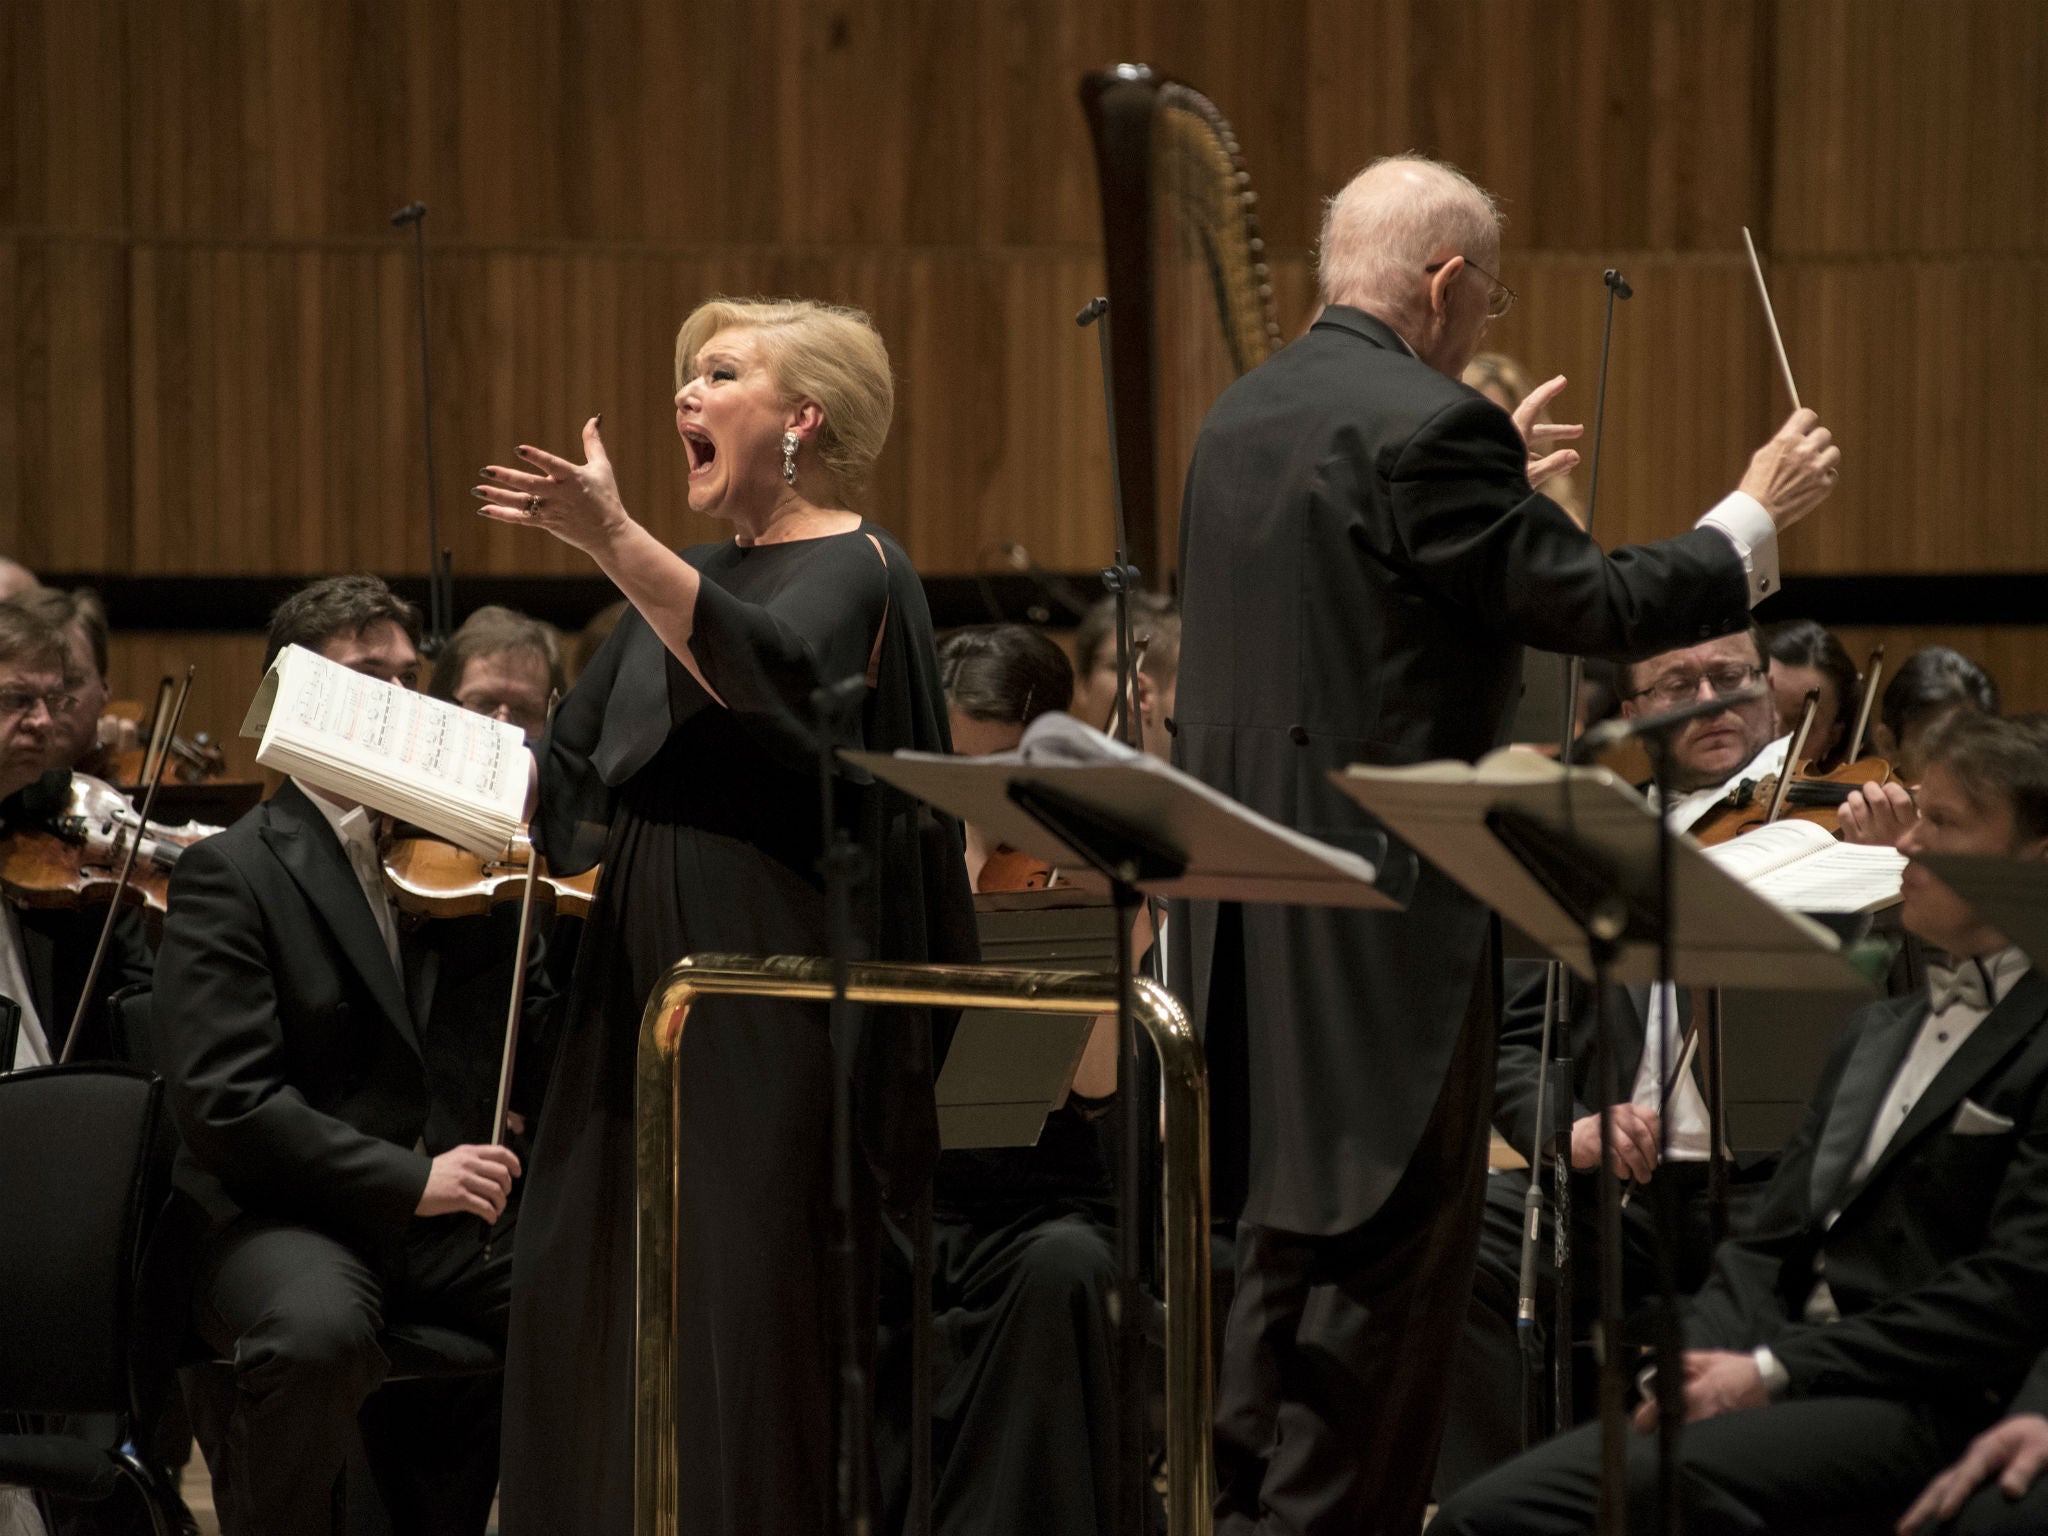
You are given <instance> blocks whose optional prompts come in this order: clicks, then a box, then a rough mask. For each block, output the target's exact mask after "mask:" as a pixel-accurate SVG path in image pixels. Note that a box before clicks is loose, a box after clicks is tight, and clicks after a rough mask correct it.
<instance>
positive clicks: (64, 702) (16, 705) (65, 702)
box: [0, 688, 78, 720]
mask: <svg viewBox="0 0 2048 1536" xmlns="http://www.w3.org/2000/svg"><path fill="white" fill-rule="evenodd" d="M77 703H78V697H77V695H75V694H69V693H30V692H29V691H28V690H26V689H23V688H7V689H0V720H12V719H13V718H14V717H15V716H16V715H25V714H27V713H28V712H29V711H30V710H32V709H34V708H35V707H36V705H37V704H41V705H42V706H43V707H44V708H45V709H47V710H49V712H50V717H51V718H52V719H55V720H61V719H62V718H63V717H64V716H66V715H68V714H70V713H71V711H72V709H73V708H74V707H75V706H76V705H77Z"/></svg>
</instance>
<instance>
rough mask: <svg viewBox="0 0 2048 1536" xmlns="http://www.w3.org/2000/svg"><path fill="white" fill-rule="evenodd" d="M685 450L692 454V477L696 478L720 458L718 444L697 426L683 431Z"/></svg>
mask: <svg viewBox="0 0 2048 1536" xmlns="http://www.w3.org/2000/svg"><path fill="white" fill-rule="evenodd" d="M682 438H683V450H684V452H686V453H688V454H689V456H690V478H691V479H692V480H694V479H696V478H697V476H699V475H701V474H703V473H704V472H705V471H706V470H708V469H710V468H711V466H712V464H713V462H715V461H716V460H717V458H718V445H717V444H716V443H714V442H712V441H711V439H710V438H709V437H707V436H706V435H705V434H704V433H703V432H701V431H699V430H698V429H697V428H695V427H685V428H683V431H682Z"/></svg>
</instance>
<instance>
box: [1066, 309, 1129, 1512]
mask: <svg viewBox="0 0 2048 1536" xmlns="http://www.w3.org/2000/svg"><path fill="white" fill-rule="evenodd" d="M1074 323H1075V324H1076V325H1078V326H1080V327H1082V328H1083V329H1084V330H1085V329H1086V328H1087V327H1089V326H1091V325H1093V326H1095V327H1096V331H1095V335H1096V341H1097V344H1098V348H1099V351H1100V353H1101V358H1102V404H1103V410H1104V413H1105V416H1106V418H1107V421H1108V425H1109V483H1110V506H1111V508H1112V509H1113V511H1114V514H1115V529H1116V554H1115V563H1114V564H1112V565H1111V566H1109V567H1108V568H1107V569H1106V570H1104V571H1103V573H1102V584H1103V586H1104V587H1106V588H1108V590H1109V592H1110V594H1111V595H1112V596H1113V597H1114V598H1115V600H1116V708H1115V710H1114V712H1113V713H1112V714H1111V716H1110V734H1111V735H1112V736H1120V737H1122V738H1123V739H1124V740H1125V741H1127V742H1129V744H1130V745H1131V746H1133V747H1141V745H1142V744H1141V742H1140V739H1139V732H1138V721H1137V712H1136V711H1135V710H1133V709H1132V708H1131V702H1132V700H1131V695H1132V693H1133V692H1134V691H1135V684H1136V679H1135V678H1134V677H1132V676H1131V672H1130V668H1131V662H1132V650H1131V593H1132V591H1133V590H1135V589H1136V588H1137V586H1138V583H1139V581H1140V579H1141V573H1140V572H1139V570H1138V568H1137V567H1136V566H1135V565H1132V564H1131V563H1130V542H1129V538H1128V536H1127V534H1126V532H1125V529H1124V497H1123V477H1122V475H1121V474H1120V473H1119V470H1118V465H1117V451H1116V386H1115V382H1114V380H1113V378H1112V375H1111V372H1110V360H1109V300H1108V299H1106V298H1095V299H1091V300H1089V301H1088V303H1087V304H1085V305H1083V306H1082V308H1081V312H1080V313H1079V314H1077V315H1076V316H1074ZM1111 890H1112V893H1113V897H1114V900H1113V902H1112V908H1113V910H1114V912H1115V914H1116V943H1117V973H1118V976H1119V978H1120V980H1119V982H1118V994H1117V1015H1118V1018H1117V1026H1118V1027H1117V1038H1118V1042H1119V1052H1118V1054H1119V1056H1120V1058H1121V1062H1120V1067H1119V1072H1118V1078H1117V1080H1118V1083H1119V1084H1120V1085H1121V1088H1122V1093H1121V1098H1122V1103H1121V1105H1120V1116H1119V1118H1120V1120H1121V1123H1122V1131H1123V1135H1122V1137H1121V1145H1120V1153H1121V1156H1120V1158H1119V1160H1118V1170H1117V1203H1118V1220H1117V1228H1116V1259H1117V1279H1116V1312H1115V1314H1114V1315H1115V1320H1116V1363H1117V1441H1116V1444H1117V1461H1116V1467H1117V1470H1118V1472H1120V1473H1121V1474H1122V1477H1121V1479H1120V1481H1121V1482H1122V1484H1123V1486H1122V1487H1120V1488H1119V1489H1118V1494H1117V1498H1116V1502H1115V1505H1114V1506H1113V1508H1112V1509H1111V1511H1110V1515H1111V1520H1110V1527H1109V1528H1110V1530H1111V1531H1112V1532H1113V1533H1115V1536H1139V1532H1141V1531H1142V1530H1143V1529H1144V1524H1145V1480H1144V1466H1143V1463H1144V1436H1145V1398H1144V1392H1143V1374H1144V1362H1145V1339H1144V1333H1143V1329H1142V1323H1141V1319H1142V1315H1143V1313H1142V1309H1141V1308H1140V1306H1139V1304H1138V1284H1139V1268H1140V1256H1141V1241H1142V1239H1141V1233H1142V1231H1143V1230H1144V1228H1143V1227H1142V1225H1141V1221H1140V1218H1141V1216H1142V1215H1144V1214H1145V1213H1146V1209H1147V1208H1146V1207H1145V1206H1144V1205H1143V1198H1144V1197H1143V1195H1142V1193H1141V1191H1142V1189H1143V1185H1144V1177H1143V1174H1144V1163H1145V1116H1144V1114H1143V1113H1142V1112H1141V1100H1142V1099H1143V1097H1144V1096H1143V1095H1142V1094H1140V1093H1139V1091H1138V1085H1139V1084H1140V1083H1141V1082H1143V1081H1144V1078H1143V1071H1144V1063H1143V1060H1142V1058H1141V1055H1140V1052H1139V1049H1138V1028H1137V1022H1136V1019H1135V1017H1134V1015H1133V1013H1132V1010H1131V1006H1130V1003H1131V974H1132V957H1131V925H1132V923H1133V921H1134V920H1135V918H1136V916H1137V912H1138V910H1139V902H1140V898H1139V896H1138V893H1137V892H1136V891H1135V890H1134V889H1132V888H1131V886H1130V884H1129V882H1128V881H1127V880H1126V879H1122V878H1113V879H1112V882H1111Z"/></svg>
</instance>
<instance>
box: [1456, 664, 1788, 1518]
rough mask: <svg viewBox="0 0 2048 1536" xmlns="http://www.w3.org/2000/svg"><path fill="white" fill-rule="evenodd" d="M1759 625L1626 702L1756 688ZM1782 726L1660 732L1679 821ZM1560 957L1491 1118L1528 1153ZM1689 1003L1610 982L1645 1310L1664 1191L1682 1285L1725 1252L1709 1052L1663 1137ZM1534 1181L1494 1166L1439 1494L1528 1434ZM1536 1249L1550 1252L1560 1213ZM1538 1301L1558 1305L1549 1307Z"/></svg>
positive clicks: (1587, 1287)
mask: <svg viewBox="0 0 2048 1536" xmlns="http://www.w3.org/2000/svg"><path fill="white" fill-rule="evenodd" d="M1758 639H1759V637H1758V634H1757V631H1756V629H1755V627H1754V626H1752V627H1751V628H1749V629H1746V630H1740V631H1738V632H1736V633H1735V634H1732V635H1723V636H1721V637H1720V638H1719V639H1717V640H1710V641H1708V642H1706V643H1705V644H1704V645H1695V646H1688V647H1686V648H1685V649H1683V650H1677V651H1669V652H1666V653H1665V654H1664V655H1662V656H1652V657H1650V658H1649V659H1648V660H1647V661H1641V662H1637V663H1635V664H1634V665H1633V666H1629V665H1626V664H1625V665H1623V666H1621V667H1620V668H1619V669H1618V672H1617V677H1616V683H1617V686H1618V687H1619V689H1620V691H1621V694H1622V696H1623V702H1622V712H1623V714H1624V715H1626V716H1627V717H1628V718H1630V719H1639V718H1643V717H1646V716H1656V715H1661V714H1667V713H1669V712H1670V711H1672V710H1675V709H1680V708H1683V707H1685V706H1686V705H1689V704H1692V703H1694V702H1695V701H1697V700H1700V699H1704V698H1706V697H1707V696H1708V693H1709V690H1711V691H1712V693H1714V694H1732V693H1736V692H1739V691H1740V690H1742V689H1744V688H1747V687H1749V686H1750V685H1751V684H1752V683H1754V682H1756V681H1757V680H1758V679H1759V678H1760V677H1761V676H1762V675H1763V671H1764V668H1763V653H1762V650H1761V649H1760V646H1759V643H1758ZM1777 731H1778V723H1777V717H1776V712H1775V708H1774V706H1773V704H1772V701H1771V700H1770V698H1769V697H1765V698H1762V699H1756V700H1750V701H1746V702H1744V703H1740V704H1733V705H1731V706H1730V707H1729V708H1728V709H1727V710H1726V711H1724V712H1723V713H1721V714H1717V715H1707V716H1703V717H1701V718H1700V719H1697V720H1691V721H1688V722H1686V723H1685V724H1684V725H1681V726H1679V727H1678V728H1677V729H1675V730H1674V731H1672V732H1671V733H1670V735H1669V737H1668V738H1659V737H1651V738H1649V740H1650V742H1651V747H1652V750H1653V751H1656V752H1658V753H1659V754H1660V755H1662V756H1663V758H1664V765H1663V766H1664V776H1665V778H1666V780H1667V782H1669V783H1670V784H1671V785H1672V787H1673V789H1674V791H1675V793H1674V795H1673V800H1672V812H1671V820H1672V825H1673V826H1675V827H1680V828H1683V827H1689V826H1691V825H1693V824H1694V823H1695V822H1696V821H1697V820H1698V819H1699V817H1700V816H1701V815H1702V814H1703V813H1704V811H1705V809H1706V808H1707V807H1708V806H1710V805H1711V804H1712V803H1713V802H1714V801H1715V800H1717V799H1719V798H1720V797H1721V796H1722V795H1723V794H1725V793H1726V792H1727V789H1728V787H1729V785H1730V784H1731V783H1732V782H1739V781H1741V780H1742V779H1745V778H1753V777H1755V776H1756V775H1757V774H1759V773H1762V772H1768V771H1770V770H1769V768H1768V767H1767V766H1766V765H1768V764H1773V763H1777V762H1780V761H1782V760H1783V758H1784V756H1785V749H1786V746H1787V745H1788V744H1789V741H1790V738H1789V737H1786V736H1780V735H1778V734H1777ZM1548 971H1549V967H1548V966H1547V965H1545V964H1543V963H1541V962H1539V961H1532V960H1521V961H1511V962H1509V964H1508V966H1507V968H1506V976H1507V984H1508V1004H1507V1010H1506V1014H1505V1016H1504V1018H1503V1019H1502V1021H1501V1039H1500V1053H1499V1057H1498V1060H1497V1063H1496V1066H1495V1072H1494V1098H1493V1126H1494V1129H1495V1130H1497V1131H1498V1132H1500V1134H1501V1135H1503V1136H1505V1137H1506V1138H1507V1140H1508V1144H1509V1145H1510V1146H1511V1147H1513V1148H1514V1149H1515V1151H1517V1152H1519V1153H1521V1154H1522V1155H1524V1156H1527V1155H1528V1153H1529V1150H1530V1148H1531V1147H1532V1146H1534V1145H1535V1143H1536V1138H1537V1135H1538V1130H1539V1127H1544V1128H1547V1127H1548V1126H1549V1125H1551V1124H1553V1123H1554V1121H1553V1119H1552V1118H1551V1117H1552V1115H1553V1113H1554V1108H1546V1107H1545V1106H1544V1105H1543V1103H1542V1102H1541V1101H1540V1100H1539V1099H1538V1097H1537V1083H1538V1080H1539V1078H1540V1077H1541V1075H1542V1066H1543V1055H1542V1052H1543V1014H1544V994H1545V991H1546V977H1547V973H1548ZM1571 1000H1572V1006H1571V1008H1570V1010H1569V1011H1568V1013H1567V1015H1566V1017H1565V1019H1564V1021H1563V1026H1562V1027H1563V1028H1564V1029H1565V1030H1566V1031H1567V1032H1568V1034H1569V1036H1570V1051H1571V1062H1572V1081H1571V1083H1570V1084H1569V1087H1568V1089H1567V1091H1568V1092H1569V1093H1570V1094H1571V1097H1572V1108H1571V1152H1570V1156H1571V1166H1572V1169H1573V1172H1574V1173H1575V1174H1576V1175H1578V1177H1575V1178H1574V1179H1573V1181H1572V1193H1571V1209H1572V1214H1573V1222H1572V1232H1573V1243H1574V1245H1575V1251H1576V1252H1577V1253H1579V1254H1580V1255H1582V1256H1584V1255H1592V1254H1594V1253H1596V1252H1597V1251H1598V1238H1597V1235H1596V1231H1595V1223H1596V1218H1597V1213H1598V1204H1597V1196H1596V1191H1595V1188H1594V1184H1593V1174H1594V1172H1595V1171H1596V1170H1597V1169H1598V1168H1599V1166H1600V1113H1599V1111H1598V1109H1596V1108H1595V1107H1594V1106H1595V1105H1597V1104H1598V1103H1599V1102H1600V1099H1599V1091H1600V1089H1599V1084H1600V1076H1601V1069H1602V1063H1601V1059H1600V1049H1599V1046H1600V1021H1599V1010H1598V1009H1597V1008H1596V1006H1595V1004H1596V999H1595V997H1594V996H1593V994H1592V992H1591V991H1590V990H1589V989H1586V988H1583V987H1579V988H1574V989H1573V991H1572V993H1571ZM1691 1013H1692V1002H1691V997H1690V994H1689V993H1687V992H1686V991H1685V990H1684V989H1682V988H1681V989H1679V990H1678V991H1677V993H1676V994H1675V996H1673V995H1671V994H1663V993H1657V992H1653V990H1652V989H1651V988H1649V987H1614V988H1612V989H1611V990H1610V992H1609V995H1608V1006H1607V1012H1606V1017H1607V1026H1608V1040H1609V1041H1610V1042H1611V1047H1612V1051H1613V1055H1614V1060H1615V1066H1616V1078H1617V1081H1618V1082H1619V1083H1620V1085H1621V1087H1622V1090H1623V1092H1624V1093H1625V1094H1626V1097H1625V1098H1624V1099H1622V1100H1621V1102H1619V1103H1618V1104H1616V1105H1615V1107H1614V1116H1613V1135H1612V1138H1611V1139H1612V1150H1611V1153H1610V1161H1611V1162H1612V1164H1613V1166H1614V1171H1615V1173H1616V1174H1617V1175H1618V1176H1619V1177H1621V1178H1623V1179H1633V1180H1635V1181H1636V1183H1637V1185H1638V1190H1637V1193H1636V1196H1635V1197H1634V1198H1633V1199H1631V1200H1630V1202H1629V1204H1628V1206H1627V1208H1626V1209H1625V1210H1624V1211H1623V1213H1622V1224H1621V1240H1622V1252H1621V1263H1622V1308H1623V1311H1624V1313H1628V1312H1633V1311H1634V1310H1635V1309H1636V1307H1637V1306H1639V1305H1640V1304H1641V1303H1642V1302H1643V1301H1644V1300H1646V1299H1647V1298H1648V1297H1649V1296H1650V1295H1651V1294H1652V1293H1653V1291H1654V1289H1655V1286H1656V1281H1657V1268H1656V1264H1657V1248H1656V1242H1657V1231H1658V1223H1659V1218H1660V1214H1661V1209H1662V1207H1663V1206H1664V1205H1665V1203H1666V1202H1670V1203H1672V1204H1675V1205H1676V1207H1677V1211H1678V1231H1679V1233H1680V1247H1679V1251H1678V1255H1677V1273H1678V1285H1679V1288H1680V1289H1681V1290H1688V1291H1689V1290H1692V1289H1693V1288H1694V1287H1696V1286H1697V1285H1698V1284H1699V1283H1700V1282H1701V1281H1702V1280H1703V1279H1705V1278H1706V1268H1707V1263H1708V1260H1709V1259H1710V1258H1711V1257H1712V1256H1713V1244H1714V1235H1713V1222H1712V1218H1711V1213H1710V1211H1709V1209H1708V1206H1707V1202H1706V1173H1707V1156H1708V1141H1707V1107H1706V1098H1705V1094H1704V1092H1703V1089H1702V1081H1701V1077H1700V1071H1699V1064H1698V1062H1697V1060H1695V1061H1694V1062H1693V1064H1692V1066H1691V1067H1690V1069H1689V1070H1687V1071H1686V1072H1685V1073H1684V1074H1683V1075H1682V1076H1680V1077H1679V1078H1678V1079H1677V1080H1676V1081H1675V1082H1674V1083H1673V1085H1672V1092H1671V1105H1670V1113H1671V1126H1670V1138H1669V1142H1668V1145H1664V1146H1663V1147H1662V1149H1661V1150H1660V1135H1659V1130H1660V1125H1659V1122H1660V1118H1661V1114H1662V1111H1661V1108H1660V1106H1661V1105H1662V1104H1663V1094H1664V1075H1665V1073H1666V1071H1668V1070H1669V1068H1668V1067H1667V1066H1666V1063H1671V1062H1675V1061H1677V1060H1678V1058H1679V1057H1680V1056H1682V1054H1683V1046H1682V1044H1681V1041H1682V1039H1683V1035H1682V1033H1681V1031H1682V1029H1683V1027H1684V1024H1685V1021H1686V1020H1687V1019H1689V1018H1690V1017H1691ZM1552 1091H1553V1092H1554V1091H1555V1090H1552ZM1545 1139H1546V1147H1545V1155H1546V1157H1547V1156H1549V1155H1550V1154H1551V1152H1552V1150H1553V1149H1552V1148H1551V1147H1550V1146H1549V1145H1548V1144H1547V1143H1548V1137H1547V1135H1546V1138H1545ZM1774 1161H1775V1160H1774V1159H1747V1160H1744V1161H1743V1162H1742V1163H1741V1164H1740V1165H1739V1166H1738V1167H1737V1168H1736V1170H1735V1174H1736V1181H1737V1183H1738V1185H1739V1187H1738V1188H1737V1189H1736V1190H1735V1192H1734V1193H1735V1201H1734V1205H1733V1210H1734V1214H1735V1215H1736V1216H1737V1217H1738V1218H1739V1217H1740V1215H1741V1214H1742V1212H1743V1211H1744V1210H1745V1209H1746V1208H1747V1205H1748V1202H1749V1197H1750V1196H1751V1195H1753V1194H1754V1193H1755V1191H1756V1188H1757V1185H1758V1183H1759V1181H1760V1180H1762V1179H1764V1178H1767V1177H1768V1176H1769V1174H1770V1170H1771V1167H1772V1166H1773V1164H1774ZM1528 1191H1529V1175H1528V1174H1527V1173H1526V1172H1524V1171H1522V1170H1520V1169H1514V1170H1508V1171H1503V1172H1500V1173H1496V1174H1494V1175H1492V1176H1491V1177H1489V1178H1488V1179H1487V1181H1486V1210H1485V1216H1484V1218H1483V1221H1482V1225H1481V1227H1480V1237H1479V1270H1478V1277H1477V1279H1476V1281H1475V1283H1474V1285H1473V1289H1472V1303H1471V1307H1470V1310H1469V1311H1468V1313H1467V1315H1466V1319H1465V1327H1464V1334H1463V1337H1462V1338H1461V1339H1460V1341H1459V1344H1458V1350H1457V1354H1456V1356H1455V1363H1454V1365H1453V1368H1452V1375H1451V1381H1452V1391H1451V1412H1450V1418H1449V1420H1448V1421H1447V1423H1446V1426H1445V1430H1444V1445H1443V1450H1442V1452H1441V1454H1440V1455H1439V1456H1438V1459H1437V1475H1436V1484H1435V1487H1436V1493H1437V1496H1438V1497H1439V1499H1441V1498H1444V1497H1447V1496H1449V1495H1450V1494H1451V1493H1453V1492H1455V1491H1456V1490H1457V1489H1459V1488H1462V1487H1463V1486H1464V1485H1465V1484H1467V1483H1469V1482H1471V1481H1472V1480H1473V1479H1474V1478H1476V1477H1477V1476H1479V1475H1480V1474H1481V1473H1482V1472H1485V1471H1487V1470H1489V1469H1491V1468H1492V1467H1495V1466H1497V1465H1499V1464H1500V1463H1501V1462H1503V1461H1506V1460H1507V1459H1508V1458H1509V1457H1510V1456H1512V1455H1513V1454H1514V1453H1515V1452H1516V1451H1518V1450H1520V1449H1521V1448H1522V1423H1521V1417H1522V1416H1521V1407H1522V1393H1521V1391H1520V1387H1521V1366H1520V1346H1519V1345H1518V1343H1517V1340H1516V1332H1515V1309H1516V1303H1517V1301H1518V1300H1519V1293H1520V1289H1521V1258H1522V1213H1523V1202H1524V1200H1525V1199H1526V1197H1527V1195H1528ZM1537 1252H1538V1253H1539V1255H1543V1256H1547V1255H1548V1254H1549V1253H1550V1252H1551V1237H1550V1232H1549V1230H1548V1228H1547V1227H1546V1229H1545V1230H1544V1232H1543V1235H1542V1238H1541V1240H1540V1241H1539V1243H1538V1245H1537ZM1599 1278H1600V1276H1599V1267H1598V1266H1597V1265H1596V1264H1594V1263H1593V1262H1592V1261H1591V1259H1590V1257H1587V1258H1582V1260H1581V1262H1579V1263H1578V1264H1576V1265H1575V1266H1574V1268H1573V1272H1572V1279H1573V1302H1574V1308H1575V1311H1576V1313H1577V1315H1578V1317H1579V1318H1580V1319H1581V1322H1582V1323H1584V1322H1587V1321H1590V1319H1591V1317H1592V1315H1593V1311H1594V1308H1595V1304H1596V1299H1597V1295H1598V1289H1599ZM1539 1310H1540V1312H1541V1314H1542V1316H1543V1317H1544V1318H1547V1316H1548V1308H1547V1307H1546V1308H1543V1309H1539ZM1539 1326H1541V1323H1540V1322H1539ZM1583 1406H1585V1405H1583V1404H1582V1407H1583Z"/></svg>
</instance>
